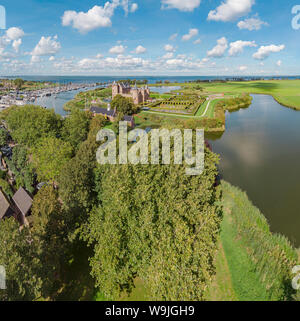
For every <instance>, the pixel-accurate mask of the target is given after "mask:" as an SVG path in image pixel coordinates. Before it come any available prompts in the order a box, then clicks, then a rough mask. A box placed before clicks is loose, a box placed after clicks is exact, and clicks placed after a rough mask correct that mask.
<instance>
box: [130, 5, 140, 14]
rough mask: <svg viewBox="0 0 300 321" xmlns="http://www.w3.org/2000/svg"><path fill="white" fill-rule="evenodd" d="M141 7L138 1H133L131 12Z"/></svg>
mask: <svg viewBox="0 0 300 321" xmlns="http://www.w3.org/2000/svg"><path fill="white" fill-rule="evenodd" d="M138 8H139V6H138V4H137V3H133V4H132V5H131V7H130V12H131V13H134V12H136V11H137V9H138Z"/></svg>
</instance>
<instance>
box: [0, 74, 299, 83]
mask: <svg viewBox="0 0 300 321" xmlns="http://www.w3.org/2000/svg"><path fill="white" fill-rule="evenodd" d="M1 77H2V78H7V79H15V78H23V79H24V80H29V81H49V82H56V83H57V82H58V83H60V84H66V83H70V82H72V83H95V82H101V83H102V82H104V83H106V82H113V81H118V80H123V79H136V80H144V79H147V80H148V82H149V84H155V83H156V82H157V81H165V80H167V81H169V82H172V83H176V82H177V83H184V82H188V81H195V80H197V79H199V80H215V79H223V80H225V79H226V78H234V77H236V76H230V75H228V76H130V77H129V76H22V75H20V76H1ZM243 78H244V79H252V78H256V76H251V78H247V77H243ZM257 78H261V76H257ZM263 78H264V79H299V78H300V76H278V75H277V76H264V77H263Z"/></svg>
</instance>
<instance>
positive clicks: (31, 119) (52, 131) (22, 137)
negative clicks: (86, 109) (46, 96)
mask: <svg viewBox="0 0 300 321" xmlns="http://www.w3.org/2000/svg"><path fill="white" fill-rule="evenodd" d="M5 119H6V121H7V124H8V127H9V129H10V131H11V135H12V138H13V139H14V140H15V141H16V142H18V143H21V144H24V145H26V146H30V147H31V146H33V145H34V144H36V143H37V141H38V140H39V139H40V138H42V137H57V136H58V135H59V132H60V127H61V117H60V116H59V115H57V114H55V112H54V110H49V109H45V108H43V107H40V106H34V105H26V106H24V107H17V106H15V107H13V108H10V109H9V111H8V112H7V115H6V117H5Z"/></svg>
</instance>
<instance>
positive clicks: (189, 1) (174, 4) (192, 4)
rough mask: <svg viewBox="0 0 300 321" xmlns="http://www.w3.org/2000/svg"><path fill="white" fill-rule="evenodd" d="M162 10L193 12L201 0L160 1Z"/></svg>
mask: <svg viewBox="0 0 300 321" xmlns="http://www.w3.org/2000/svg"><path fill="white" fill-rule="evenodd" d="M161 3H162V9H178V10H180V11H193V10H194V9H196V8H197V7H199V6H200V3H201V0H161Z"/></svg>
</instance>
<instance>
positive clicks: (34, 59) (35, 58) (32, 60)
mask: <svg viewBox="0 0 300 321" xmlns="http://www.w3.org/2000/svg"><path fill="white" fill-rule="evenodd" d="M31 62H32V63H37V62H41V57H40V56H32V57H31Z"/></svg>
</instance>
